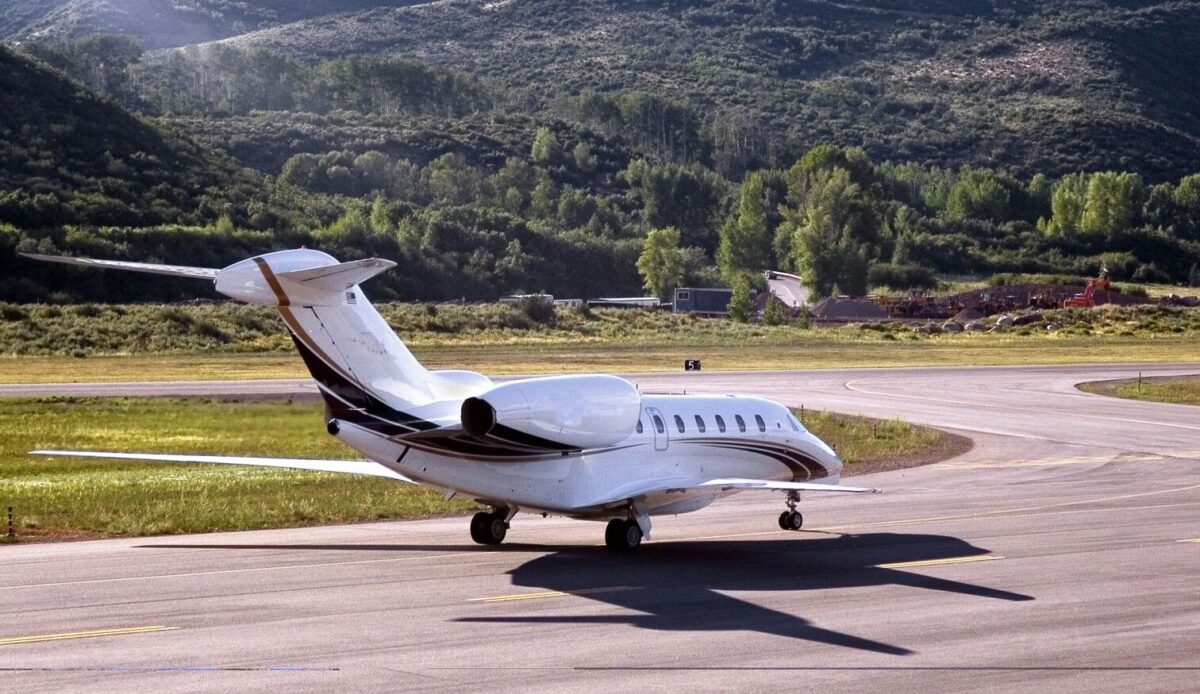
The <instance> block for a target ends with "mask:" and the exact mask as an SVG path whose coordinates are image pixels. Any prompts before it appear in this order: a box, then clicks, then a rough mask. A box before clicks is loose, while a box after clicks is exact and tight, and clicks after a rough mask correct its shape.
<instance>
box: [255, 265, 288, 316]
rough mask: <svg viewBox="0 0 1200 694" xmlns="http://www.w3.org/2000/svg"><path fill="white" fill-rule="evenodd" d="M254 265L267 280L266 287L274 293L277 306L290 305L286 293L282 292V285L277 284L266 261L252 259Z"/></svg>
mask: <svg viewBox="0 0 1200 694" xmlns="http://www.w3.org/2000/svg"><path fill="white" fill-rule="evenodd" d="M254 264H255V265H257V266H258V270H259V272H261V273H262V276H263V277H264V278H265V279H266V280H267V286H269V287H270V288H271V291H272V292H275V300H276V301H278V302H279V305H280V306H289V305H291V303H292V302H291V300H290V299H288V295H287V292H285V291H283V285H281V284H279V278H278V277H276V276H275V271H274V270H272V269H271V266H270V265H268V264H267V261H266V260H263V259H262V258H261V257H259V258H255V259H254Z"/></svg>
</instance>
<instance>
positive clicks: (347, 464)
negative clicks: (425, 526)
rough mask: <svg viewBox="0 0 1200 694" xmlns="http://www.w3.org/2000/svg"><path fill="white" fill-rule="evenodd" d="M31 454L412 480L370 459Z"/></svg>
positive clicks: (43, 452) (53, 452)
mask: <svg viewBox="0 0 1200 694" xmlns="http://www.w3.org/2000/svg"><path fill="white" fill-rule="evenodd" d="M29 454H30V455H46V456H58V457H72V458H110V459H113V460H144V461H149V462H155V463H213V464H217V465H250V466H256V467H281V468H290V469H293V470H314V471H317V472H344V473H346V474H349V475H369V476H372V477H387V478H389V479H393V480H399V481H400V482H412V480H410V479H408V478H407V477H405V476H403V475H401V474H400V473H397V472H393V471H392V470H389V469H387V468H386V467H384V466H382V465H380V464H379V463H376V462H373V461H370V460H312V459H309V458H246V457H238V456H230V455H176V454H173V453H112V452H106V451H30V452H29Z"/></svg>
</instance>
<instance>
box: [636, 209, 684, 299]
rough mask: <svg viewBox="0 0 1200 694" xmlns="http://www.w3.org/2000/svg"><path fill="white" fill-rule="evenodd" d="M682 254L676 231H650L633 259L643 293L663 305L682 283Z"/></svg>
mask: <svg viewBox="0 0 1200 694" xmlns="http://www.w3.org/2000/svg"><path fill="white" fill-rule="evenodd" d="M686 260H687V258H686V254H685V253H684V251H683V250H682V249H681V248H680V247H679V230H678V229H676V228H675V227H666V228H663V229H651V230H650V232H649V233H648V234H646V241H645V243H644V244H643V245H642V254H641V255H640V256H638V259H637V269H638V274H640V275H641V276H642V283H643V286H645V287H646V290H647V291H649V292H651V293H652V294H654V295H655V296H657V297H658V298H660V299H662V300H663V301H667V300H669V299H670V298H671V293H672V292H673V291H674V289H675V288H676V287H678V286H679V283H680V282H681V281H683V273H684V269H685V267H686Z"/></svg>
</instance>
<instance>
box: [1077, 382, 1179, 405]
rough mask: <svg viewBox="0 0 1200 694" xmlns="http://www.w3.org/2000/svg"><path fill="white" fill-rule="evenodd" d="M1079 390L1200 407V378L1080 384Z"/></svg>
mask: <svg viewBox="0 0 1200 694" xmlns="http://www.w3.org/2000/svg"><path fill="white" fill-rule="evenodd" d="M1079 389H1080V390H1082V391H1085V392H1088V393H1096V394H1097V395H1109V396H1113V397H1118V398H1129V399H1130V400H1147V401H1151V402H1166V403H1174V404H1177V405H1200V376H1163V377H1157V376H1156V377H1153V378H1144V379H1128V380H1120V381H1093V382H1092V383H1080V384H1079Z"/></svg>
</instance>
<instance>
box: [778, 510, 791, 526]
mask: <svg viewBox="0 0 1200 694" xmlns="http://www.w3.org/2000/svg"><path fill="white" fill-rule="evenodd" d="M791 515H792V512H791V511H784V512H783V513H781V514H779V529H780V530H791V529H792V526H790V525H788V523H790V522H791V520H790V519H789V516H791Z"/></svg>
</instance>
